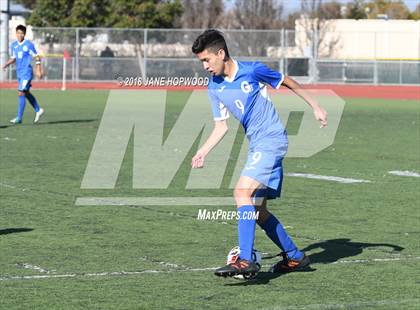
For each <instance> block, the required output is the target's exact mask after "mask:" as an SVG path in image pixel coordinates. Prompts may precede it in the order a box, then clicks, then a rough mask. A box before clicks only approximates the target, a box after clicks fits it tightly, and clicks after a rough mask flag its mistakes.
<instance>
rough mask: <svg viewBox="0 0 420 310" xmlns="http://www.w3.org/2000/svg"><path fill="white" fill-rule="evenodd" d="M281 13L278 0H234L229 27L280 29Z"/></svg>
mask: <svg viewBox="0 0 420 310" xmlns="http://www.w3.org/2000/svg"><path fill="white" fill-rule="evenodd" d="M282 14H283V4H282V2H281V1H279V0H236V1H235V3H234V8H233V16H234V19H231V24H230V25H229V26H230V27H229V28H242V29H280V28H282Z"/></svg>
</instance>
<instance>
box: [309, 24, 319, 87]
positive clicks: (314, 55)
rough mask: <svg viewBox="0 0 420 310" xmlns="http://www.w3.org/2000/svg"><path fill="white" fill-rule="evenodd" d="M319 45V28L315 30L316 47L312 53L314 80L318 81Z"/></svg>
mask: <svg viewBox="0 0 420 310" xmlns="http://www.w3.org/2000/svg"><path fill="white" fill-rule="evenodd" d="M318 46H319V36H318V30H317V29H315V30H314V49H313V53H312V55H311V56H312V81H313V82H315V83H316V82H318V64H317V61H318Z"/></svg>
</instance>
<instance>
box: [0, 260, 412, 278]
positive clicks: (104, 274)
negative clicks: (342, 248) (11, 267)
mask: <svg viewBox="0 0 420 310" xmlns="http://www.w3.org/2000/svg"><path fill="white" fill-rule="evenodd" d="M402 260H420V256H415V257H401V258H374V259H357V260H342V261H338V262H333V263H330V264H366V263H379V262H395V261H402ZM161 263H162V265H166V266H169V265H176V264H170V263H165V262H161ZM270 266H271V265H263V266H262V267H263V268H268V267H270ZM216 268H219V266H218V267H206V268H186V269H169V270H153V269H152V270H141V271H112V272H109V271H105V272H96V273H68V274H45V275H29V276H13V275H1V276H0V281H10V280H40V279H54V278H79V277H85V278H93V277H113V276H137V275H144V274H158V273H178V272H180V273H183V272H201V271H212V270H215V269H216Z"/></svg>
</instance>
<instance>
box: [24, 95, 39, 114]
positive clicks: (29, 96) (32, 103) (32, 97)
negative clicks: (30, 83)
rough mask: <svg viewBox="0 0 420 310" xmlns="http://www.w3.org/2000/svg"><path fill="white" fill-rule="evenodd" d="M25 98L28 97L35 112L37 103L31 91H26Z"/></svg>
mask: <svg viewBox="0 0 420 310" xmlns="http://www.w3.org/2000/svg"><path fill="white" fill-rule="evenodd" d="M26 98H28V100H29V103H30V104H31V106H32V107H33V108H34V110H35V112H39V105H38V101H37V100H36V98H35V96H34V95H32V94H31V93H29V92H27V93H26Z"/></svg>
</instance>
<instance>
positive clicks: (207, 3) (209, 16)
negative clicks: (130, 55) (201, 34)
mask: <svg viewBox="0 0 420 310" xmlns="http://www.w3.org/2000/svg"><path fill="white" fill-rule="evenodd" d="M182 6H183V8H184V13H183V14H182V16H181V17H180V18H179V19H178V21H177V23H176V24H177V25H178V26H180V27H182V28H198V29H206V28H218V27H223V22H224V20H225V8H224V3H223V0H201V1H197V0H184V1H182Z"/></svg>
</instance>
